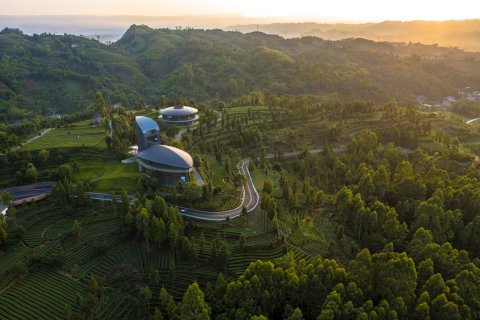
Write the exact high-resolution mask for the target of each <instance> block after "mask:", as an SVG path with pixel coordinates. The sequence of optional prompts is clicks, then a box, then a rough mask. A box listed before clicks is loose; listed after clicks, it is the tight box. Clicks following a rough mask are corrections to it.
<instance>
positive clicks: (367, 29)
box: [227, 20, 480, 51]
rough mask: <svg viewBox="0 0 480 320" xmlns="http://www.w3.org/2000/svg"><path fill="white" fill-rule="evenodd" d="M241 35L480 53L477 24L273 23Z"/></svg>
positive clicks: (479, 22) (243, 28) (245, 27)
mask: <svg viewBox="0 0 480 320" xmlns="http://www.w3.org/2000/svg"><path fill="white" fill-rule="evenodd" d="M227 29H229V30H230V29H234V30H238V31H240V32H252V31H257V30H259V31H262V32H265V33H271V34H277V35H280V36H286V37H301V36H316V37H320V38H323V39H326V40H341V39H348V38H364V39H369V40H374V41H389V42H405V43H408V42H420V43H423V44H427V45H428V44H438V45H439V46H445V47H451V46H453V47H458V48H461V49H464V50H467V51H480V20H450V21H420V20H419V21H406V22H402V21H383V22H379V23H358V24H348V23H334V24H331V23H315V22H305V23H273V24H260V25H257V24H250V25H232V26H229V27H228V28H227Z"/></svg>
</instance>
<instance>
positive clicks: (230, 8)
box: [0, 0, 480, 21]
mask: <svg viewBox="0 0 480 320" xmlns="http://www.w3.org/2000/svg"><path fill="white" fill-rule="evenodd" d="M0 8H1V10H0V15H2V14H9V15H10V14H35V15H46V14H88V15H146V16H169V15H204V14H226V13H238V14H242V15H244V16H246V17H252V18H269V17H278V18H280V17H281V18H292V19H293V20H305V19H311V20H322V18H338V19H339V20H351V21H354V20H355V21H379V20H448V19H472V18H480V2H479V1H475V0H457V1H445V0H404V1H388V0H364V1H358V0H336V1H331V0H328V1H326V0H295V1H291V0H136V1H131V0H84V1H67V0H44V1H41V2H40V1H37V0H22V1H12V0H0Z"/></svg>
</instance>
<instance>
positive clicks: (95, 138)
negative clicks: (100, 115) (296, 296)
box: [21, 120, 106, 151]
mask: <svg viewBox="0 0 480 320" xmlns="http://www.w3.org/2000/svg"><path fill="white" fill-rule="evenodd" d="M67 147H95V148H106V144H105V131H104V129H103V128H96V127H91V126H90V121H89V120H85V121H82V122H79V123H77V124H75V125H72V126H70V127H66V128H56V129H55V130H53V131H51V132H49V133H47V134H46V135H44V136H43V137H40V138H38V139H36V140H35V141H32V142H31V143H28V144H26V145H24V146H23V147H22V148H21V150H29V151H32V150H42V149H54V148H67Z"/></svg>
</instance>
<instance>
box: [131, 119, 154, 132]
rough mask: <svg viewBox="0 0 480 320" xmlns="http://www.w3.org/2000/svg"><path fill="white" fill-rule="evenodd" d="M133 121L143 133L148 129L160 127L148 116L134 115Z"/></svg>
mask: <svg viewBox="0 0 480 320" xmlns="http://www.w3.org/2000/svg"><path fill="white" fill-rule="evenodd" d="M135 122H136V123H137V126H138V127H139V128H140V130H142V132H143V133H146V132H148V131H150V130H160V128H159V127H158V123H157V122H156V121H155V120H153V119H152V118H149V117H144V116H136V117H135Z"/></svg>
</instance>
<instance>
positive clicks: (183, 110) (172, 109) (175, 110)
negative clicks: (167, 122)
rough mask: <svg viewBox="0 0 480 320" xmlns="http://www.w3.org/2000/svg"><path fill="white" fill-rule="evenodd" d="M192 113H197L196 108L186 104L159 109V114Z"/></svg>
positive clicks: (181, 114)
mask: <svg viewBox="0 0 480 320" xmlns="http://www.w3.org/2000/svg"><path fill="white" fill-rule="evenodd" d="M194 113H198V110H197V109H195V108H192V107H188V106H175V107H170V108H165V109H162V110H160V114H162V115H166V116H184V115H188V114H194Z"/></svg>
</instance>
